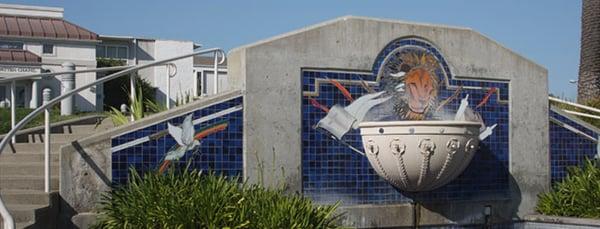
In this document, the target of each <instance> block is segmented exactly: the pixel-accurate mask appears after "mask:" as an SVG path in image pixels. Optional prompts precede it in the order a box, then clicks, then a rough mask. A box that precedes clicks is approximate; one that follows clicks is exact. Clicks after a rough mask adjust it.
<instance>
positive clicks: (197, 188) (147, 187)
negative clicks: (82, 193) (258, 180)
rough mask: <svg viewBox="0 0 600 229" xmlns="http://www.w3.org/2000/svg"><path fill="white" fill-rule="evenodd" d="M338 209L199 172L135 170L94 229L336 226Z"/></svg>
mask: <svg viewBox="0 0 600 229" xmlns="http://www.w3.org/2000/svg"><path fill="white" fill-rule="evenodd" d="M336 208H337V204H336V205H334V206H314V205H313V203H312V202H311V201H310V200H309V199H306V198H304V197H301V196H298V195H293V196H286V195H284V194H283V193H282V191H281V190H267V189H264V188H261V187H259V186H249V185H246V184H240V183H239V182H238V181H237V180H235V179H228V178H225V177H222V176H216V175H214V174H200V172H198V171H195V170H191V171H190V170H187V169H186V170H183V171H180V172H175V170H174V169H170V170H169V171H168V172H167V173H166V174H160V173H158V172H154V171H152V172H147V173H146V174H144V175H143V177H142V176H140V175H139V174H138V173H136V171H135V170H133V169H132V170H131V176H130V180H129V184H128V185H125V186H122V187H118V188H116V189H114V190H113V191H111V192H109V193H107V194H106V195H104V196H103V200H102V202H101V208H100V217H99V219H98V221H97V224H96V225H95V228H336V227H337V225H336V221H337V219H338V218H339V215H334V212H335V210H336Z"/></svg>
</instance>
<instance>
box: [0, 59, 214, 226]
mask: <svg viewBox="0 0 600 229" xmlns="http://www.w3.org/2000/svg"><path fill="white" fill-rule="evenodd" d="M208 53H214V55H215V65H218V64H222V63H223V62H225V52H224V51H223V50H222V49H220V48H211V49H205V50H200V51H196V52H193V53H190V54H185V55H181V56H176V57H172V58H168V59H163V60H158V61H154V62H150V63H146V64H142V65H137V66H127V68H126V69H125V70H121V71H119V72H116V73H113V74H111V75H108V76H105V77H103V78H100V79H98V80H96V81H94V82H91V83H88V84H86V85H84V86H81V87H79V88H75V89H73V90H71V91H68V92H65V93H64V94H61V95H60V96H58V97H56V98H54V99H52V100H50V101H48V102H47V103H44V104H43V105H41V106H40V107H38V108H36V109H35V110H34V111H33V112H31V113H29V114H28V115H27V116H25V117H24V118H23V119H22V120H21V121H19V123H17V124H16V125H15V126H14V127H13V128H12V129H11V130H10V131H9V132H8V133H7V134H6V135H5V136H4V138H3V139H2V142H0V153H1V152H3V150H4V148H5V147H6V145H7V144H8V143H9V141H11V139H12V138H13V137H14V136H15V134H16V133H17V131H19V130H20V129H21V128H23V126H25V124H27V123H28V122H29V121H31V120H32V119H33V118H34V117H35V116H37V115H38V114H40V113H41V112H43V111H45V110H46V109H48V108H50V107H52V106H53V105H54V104H56V103H58V102H60V101H61V100H63V99H66V98H68V97H70V96H72V95H74V94H75V93H78V92H81V91H83V90H85V89H87V88H90V87H93V86H96V85H98V84H102V83H105V82H107V81H110V80H112V79H115V78H118V77H121V76H124V75H127V74H129V73H132V72H137V71H138V70H140V69H144V68H148V67H154V66H157V65H162V64H165V63H168V62H171V61H175V60H179V59H183V58H188V57H192V56H197V55H202V54H208ZM218 55H221V60H220V61H217V58H218ZM120 67H122V66H120ZM113 68H114V67H113ZM122 68H123V67H122ZM216 68H217V67H216V66H215V69H216ZM104 69H106V68H103V69H102V70H104ZM94 70H96V69H87V70H79V71H65V72H54V73H40V74H33V75H25V76H18V77H10V78H0V82H6V81H14V80H19V79H28V78H32V77H40V76H52V75H60V74H69V73H82V72H95V71H94ZM111 70H113V69H111ZM96 71H98V70H96ZM11 106H13V105H12V104H11ZM46 160H48V159H47V158H46ZM46 175H48V174H46ZM0 216H1V217H2V219H3V221H4V229H14V228H15V224H14V219H13V218H12V216H11V214H10V212H9V211H8V209H7V208H6V205H5V204H4V202H3V201H2V198H1V196H0Z"/></svg>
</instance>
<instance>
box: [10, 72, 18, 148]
mask: <svg viewBox="0 0 600 229" xmlns="http://www.w3.org/2000/svg"><path fill="white" fill-rule="evenodd" d="M16 84H17V82H16V81H14V80H13V81H12V82H11V83H10V128H11V129H12V128H15V123H16V121H17V116H16V113H17V112H16V107H17V106H16V103H15V100H16V98H15V97H16V94H17V93H16V90H17V86H16ZM11 142H12V143H13V144H14V143H17V138H16V137H12V139H11Z"/></svg>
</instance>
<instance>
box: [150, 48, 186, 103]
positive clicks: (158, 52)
mask: <svg viewBox="0 0 600 229" xmlns="http://www.w3.org/2000/svg"><path fill="white" fill-rule="evenodd" d="M193 46H194V44H193V43H192V42H190V41H172V40H157V41H155V46H154V59H156V60H161V59H166V58H170V57H174V56H178V55H182V54H184V53H191V52H193V50H194V47H193ZM172 63H173V64H175V65H176V66H177V74H176V75H175V76H173V77H172V78H171V83H170V84H171V85H170V86H171V91H170V97H171V102H172V103H175V101H176V100H177V97H183V96H185V95H186V93H189V94H192V95H193V92H194V91H193V90H194V87H195V85H194V78H193V77H194V75H193V71H194V63H193V59H192V57H190V58H185V59H180V60H176V61H173V62H172ZM167 75H168V74H167V67H166V66H159V67H155V68H154V85H155V86H156V87H157V88H158V90H157V95H156V97H157V99H158V101H165V96H166V93H167V83H166V80H167Z"/></svg>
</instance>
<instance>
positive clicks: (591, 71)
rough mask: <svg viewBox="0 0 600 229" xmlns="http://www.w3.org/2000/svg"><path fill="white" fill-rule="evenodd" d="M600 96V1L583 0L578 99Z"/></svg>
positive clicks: (585, 99) (579, 100)
mask: <svg viewBox="0 0 600 229" xmlns="http://www.w3.org/2000/svg"><path fill="white" fill-rule="evenodd" d="M598 97H600V1H599V0H583V10H582V12H581V56H580V64H579V83H578V87H577V100H578V102H580V103H583V102H585V101H587V100H589V99H592V98H598Z"/></svg>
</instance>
